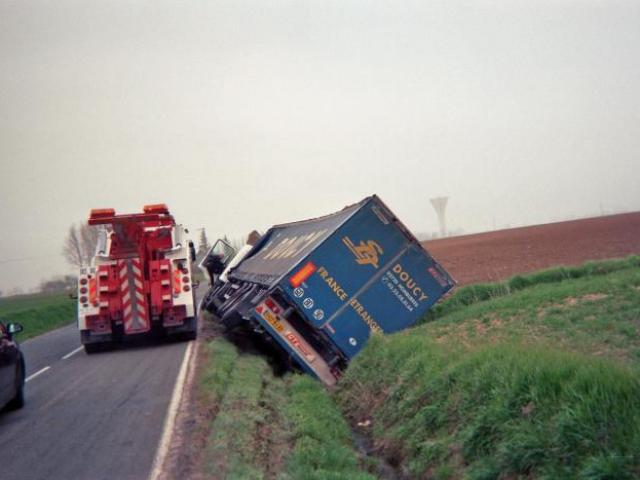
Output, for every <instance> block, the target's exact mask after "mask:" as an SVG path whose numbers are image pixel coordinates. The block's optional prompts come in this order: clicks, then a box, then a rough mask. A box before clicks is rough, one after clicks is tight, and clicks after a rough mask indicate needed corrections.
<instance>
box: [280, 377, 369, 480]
mask: <svg viewBox="0 0 640 480" xmlns="http://www.w3.org/2000/svg"><path fill="white" fill-rule="evenodd" d="M285 411H286V412H287V417H288V418H290V419H291V421H292V423H293V435H294V438H295V446H294V448H293V453H292V455H291V456H290V458H289V460H288V462H287V469H286V472H285V474H284V475H283V476H282V478H284V479H301V478H304V479H309V480H324V479H327V480H328V479H362V480H365V479H373V478H375V477H373V476H371V475H369V474H368V473H365V472H363V471H362V469H361V467H360V465H359V464H358V457H357V456H356V454H355V452H354V449H353V439H352V437H351V432H350V430H349V427H348V425H347V423H346V422H345V420H344V418H343V417H342V415H341V413H340V411H339V410H338V409H337V407H336V405H335V404H334V402H333V401H332V399H331V398H330V397H329V395H327V392H326V390H325V389H324V388H323V386H322V385H321V384H320V383H319V382H318V381H316V380H314V379H312V378H311V377H306V376H305V377H301V376H296V377H295V378H294V379H293V381H292V382H291V385H290V388H289V401H288V402H287V403H286V404H285Z"/></svg>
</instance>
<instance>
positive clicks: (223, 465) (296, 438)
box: [199, 338, 373, 480]
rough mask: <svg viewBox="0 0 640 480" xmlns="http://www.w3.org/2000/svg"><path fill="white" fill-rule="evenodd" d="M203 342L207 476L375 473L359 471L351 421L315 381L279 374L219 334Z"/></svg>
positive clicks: (313, 476) (298, 476)
mask: <svg viewBox="0 0 640 480" xmlns="http://www.w3.org/2000/svg"><path fill="white" fill-rule="evenodd" d="M204 348H205V349H206V357H208V360H206V366H205V368H204V370H203V373H202V375H201V377H200V383H199V390H200V396H201V401H204V402H205V403H206V404H207V405H209V407H210V408H212V409H213V415H212V420H211V424H210V425H209V428H208V430H209V436H208V438H207V442H206V443H207V446H206V449H205V452H204V455H205V458H204V465H203V470H204V472H203V473H204V474H205V476H206V477H207V478H228V479H261V478H265V479H267V478H279V479H292V480H293V479H301V478H304V479H311V480H313V479H339V478H345V479H346V478H350V479H351V478H353V479H362V480H366V479H370V478H373V477H371V476H369V475H368V474H366V473H363V472H362V471H361V470H360V468H359V465H358V458H357V455H356V454H355V451H354V449H353V445H352V440H351V434H350V431H349V427H348V425H347V423H346V421H345V420H344V419H343V417H342V415H341V414H340V411H339V410H338V409H337V407H336V405H335V404H334V403H333V401H332V400H331V399H330V398H329V397H328V396H327V395H326V393H325V390H324V389H323V387H322V386H321V385H320V384H319V383H318V382H316V381H315V380H313V379H311V378H309V377H305V376H301V375H287V376H285V377H276V376H274V375H273V373H272V371H271V368H270V367H269V366H268V364H267V362H266V361H265V359H264V358H262V357H260V356H256V355H251V354H239V353H238V351H237V350H236V348H235V347H234V346H233V345H232V344H230V343H229V342H227V341H226V340H223V339H220V338H217V339H215V340H213V341H211V342H209V343H206V344H205V345H204Z"/></svg>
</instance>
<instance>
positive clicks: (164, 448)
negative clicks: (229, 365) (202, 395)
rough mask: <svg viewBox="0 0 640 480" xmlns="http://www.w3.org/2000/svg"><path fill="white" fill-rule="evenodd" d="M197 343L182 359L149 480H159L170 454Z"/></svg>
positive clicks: (190, 345) (188, 347)
mask: <svg viewBox="0 0 640 480" xmlns="http://www.w3.org/2000/svg"><path fill="white" fill-rule="evenodd" d="M195 343H196V342H195V341H194V340H192V341H190V342H189V344H188V345H187V348H186V349H185V352H184V357H183V358H182V365H180V371H179V372H178V377H177V378H176V384H175V386H174V387H173V393H172V395H171V402H170V403H169V408H168V410H167V415H166V417H165V420H164V426H163V428H162V436H161V437H160V442H159V444H158V449H157V450H156V455H155V457H154V459H153V463H152V465H151V472H150V473H149V476H148V477H147V480H158V479H159V478H160V475H161V474H162V467H163V466H164V463H165V459H166V457H167V453H168V452H169V445H170V444H171V437H172V435H173V430H174V427H175V423H176V417H177V414H178V408H179V406H180V403H181V400H182V397H183V395H184V385H185V381H186V379H187V371H188V369H189V365H190V364H191V359H192V357H193V352H194V351H195V348H194V345H195Z"/></svg>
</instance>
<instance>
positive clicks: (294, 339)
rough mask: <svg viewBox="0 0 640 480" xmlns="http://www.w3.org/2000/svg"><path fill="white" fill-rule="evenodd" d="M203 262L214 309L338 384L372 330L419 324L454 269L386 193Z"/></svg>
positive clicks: (227, 322) (208, 305)
mask: <svg viewBox="0 0 640 480" xmlns="http://www.w3.org/2000/svg"><path fill="white" fill-rule="evenodd" d="M226 251H227V253H226V254H215V253H214V252H211V253H210V254H209V256H208V258H206V259H205V261H203V264H204V265H205V266H207V270H208V273H209V275H210V276H211V287H210V289H209V291H208V292H207V294H206V296H205V297H204V299H203V303H202V306H203V308H204V309H206V310H208V311H210V312H211V313H213V314H214V315H216V316H217V317H218V318H219V320H220V321H221V322H222V323H223V324H224V326H225V327H226V329H227V330H234V329H238V328H244V329H250V330H251V331H252V332H255V333H256V334H258V335H259V336H261V337H262V338H263V339H264V340H266V341H275V342H276V343H277V345H278V346H279V348H280V349H281V351H283V352H284V353H286V354H287V355H288V356H289V357H290V358H291V359H293V360H294V361H295V362H296V363H297V364H298V365H299V366H300V367H301V368H302V369H303V370H305V371H306V372H308V373H310V374H312V375H315V376H316V377H318V378H319V379H320V380H322V381H323V382H324V383H325V384H327V385H333V384H334V383H335V382H336V381H337V379H338V378H339V377H340V375H341V374H342V372H343V370H344V369H345V368H346V366H347V364H348V362H349V360H350V359H351V358H353V357H354V356H355V355H356V354H357V353H358V352H359V351H360V350H361V349H362V348H363V347H364V345H365V344H366V343H367V340H368V339H369V337H370V335H371V334H372V333H391V332H397V331H399V330H402V329H404V328H406V327H408V326H410V325H413V324H414V323H415V322H416V321H417V320H418V319H419V318H420V317H422V316H423V315H424V314H425V313H426V311H427V310H428V309H429V308H430V307H431V306H432V305H433V304H434V303H435V302H437V301H438V300H439V299H440V298H441V297H442V296H443V295H444V294H445V293H447V292H448V291H449V290H450V289H451V288H452V287H453V286H454V283H455V282H454V281H453V279H452V278H451V276H450V275H449V274H448V273H447V272H446V271H445V270H444V269H443V268H442V266H441V265H440V264H438V263H437V262H436V261H435V260H434V259H433V258H432V257H431V256H430V255H429V253H428V252H427V251H426V250H425V249H424V248H423V247H422V245H420V243H419V242H418V240H416V238H415V237H414V236H413V235H412V234H411V232H409V230H407V228H406V227H405V226H404V225H403V224H402V223H401V222H400V221H399V220H398V219H397V218H396V217H395V215H394V214H393V213H392V212H391V211H390V210H389V209H388V208H387V206H386V205H385V204H384V203H383V202H382V201H381V200H380V198H378V197H377V196H375V195H374V196H371V197H368V198H365V199H364V200H362V201H361V202H359V203H357V204H355V205H351V206H349V207H346V208H344V209H343V210H341V211H339V212H337V213H334V214H331V215H327V216H324V217H320V218H315V219H311V220H305V221H301V222H294V223H287V224H282V225H276V226H274V227H272V228H271V229H269V230H268V231H267V232H266V233H265V235H264V236H262V238H261V239H260V240H259V241H258V242H257V243H256V244H255V245H254V246H252V247H245V248H243V249H242V250H241V251H240V252H239V254H238V255H236V257H235V258H231V257H232V256H231V255H229V254H228V249H226Z"/></svg>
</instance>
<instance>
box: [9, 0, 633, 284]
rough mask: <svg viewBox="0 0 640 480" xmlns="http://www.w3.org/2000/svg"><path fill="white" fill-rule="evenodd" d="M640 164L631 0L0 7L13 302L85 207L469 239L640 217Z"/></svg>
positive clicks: (221, 224)
mask: <svg viewBox="0 0 640 480" xmlns="http://www.w3.org/2000/svg"><path fill="white" fill-rule="evenodd" d="M639 152H640V2H638V1H609V0H606V1H605V0H603V1H587V0H585V1H578V0H572V1H569V0H557V1H534V0H529V1H514V0H505V1H468V2H459V1H451V0H448V1H443V2H436V1H429V2H428V1H417V2H402V1H387V2H378V1H345V0H341V1H301V0H295V1H277V2H276V1H272V2H268V1H264V2H244V1H242V2H241V1H226V2H215V1H207V2H200V1H192V2H185V1H180V2H166V1H157V0H154V1H148V2H144V1H130V0H129V1H121V2H115V1H109V2H106V1H105V2H99V1H91V2H87V1H64V0H57V1H55V2H51V1H28V0H19V1H8V0H0V207H1V208H0V225H1V228H2V233H1V236H0V267H1V269H2V270H1V272H2V273H1V274H0V290H5V291H6V290H7V289H9V288H10V287H12V286H14V285H22V286H27V287H31V286H34V285H36V284H37V283H38V281H39V280H40V279H42V278H46V277H49V276H51V275H53V274H56V273H64V272H67V271H69V269H68V267H67V266H66V265H65V263H64V260H63V258H62V256H61V248H62V241H63V238H64V236H65V234H66V232H67V229H68V227H69V225H70V224H71V223H72V222H75V221H79V220H81V219H83V218H86V216H87V213H88V211H89V209H90V208H95V207H114V208H116V209H117V210H118V211H121V212H128V211H137V210H139V209H140V207H141V206H142V205H143V204H145V203H153V202H166V203H167V204H168V205H169V207H170V208H171V209H172V211H173V212H174V214H175V216H176V218H177V220H178V221H180V222H182V223H185V224H187V225H188V226H191V227H192V228H197V227H202V226H204V227H206V228H207V231H208V233H209V236H210V237H214V236H216V235H217V234H219V233H227V234H228V235H230V236H232V237H239V236H241V235H244V234H246V233H247V232H248V231H249V230H251V229H253V228H260V229H264V228H266V227H268V226H269V225H271V224H273V223H276V222H284V221H289V220H298V219H301V218H306V217H310V216H316V215H319V214H324V213H329V212H332V211H335V210H338V209H340V208H341V207H342V206H344V205H346V204H349V203H353V202H355V201H358V200H360V199H361V198H363V197H364V196H366V195H369V194H371V193H378V194H379V195H380V196H381V197H382V198H383V200H385V201H386V202H387V203H388V204H389V206H390V207H391V208H392V209H393V210H394V211H395V212H396V213H397V214H398V216H399V217H400V218H401V219H403V220H404V221H405V223H407V225H408V226H409V227H410V228H411V229H413V230H414V231H417V232H428V231H432V230H436V229H437V220H436V216H435V214H434V212H433V210H432V207H431V205H430V204H429V198H431V197H434V196H438V195H448V196H449V197H450V204H449V208H448V219H449V224H450V226H451V227H452V228H462V229H464V230H465V231H467V232H471V231H480V230H486V229H490V228H492V227H493V224H494V222H495V223H496V225H497V226H498V227H501V226H504V225H507V224H509V225H522V224H532V223H541V222H548V221H551V220H554V219H560V218H566V217H569V216H573V215H587V214H595V213H598V212H599V211H600V209H601V208H603V209H604V210H609V211H613V210H616V211H619V210H639V209H640V188H639V187H638V184H639V180H640V153H639Z"/></svg>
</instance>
